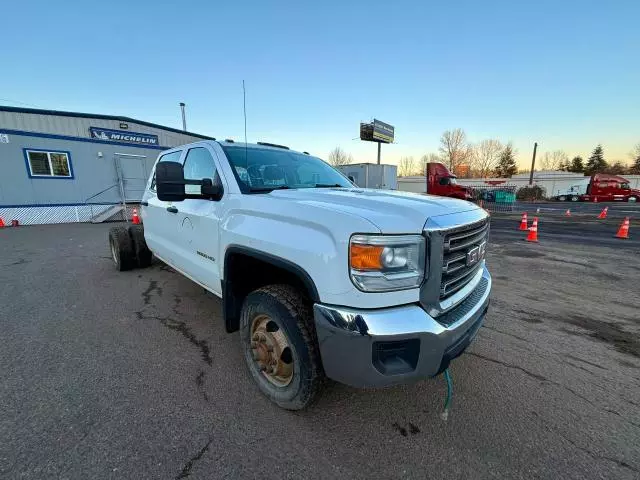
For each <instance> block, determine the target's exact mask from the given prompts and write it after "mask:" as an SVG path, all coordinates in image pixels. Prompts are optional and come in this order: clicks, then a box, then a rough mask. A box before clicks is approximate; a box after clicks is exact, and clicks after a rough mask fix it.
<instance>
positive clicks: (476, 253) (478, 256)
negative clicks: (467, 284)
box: [467, 242, 487, 267]
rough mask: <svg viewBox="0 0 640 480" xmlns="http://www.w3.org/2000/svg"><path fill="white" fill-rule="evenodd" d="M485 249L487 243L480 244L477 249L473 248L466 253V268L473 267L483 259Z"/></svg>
mask: <svg viewBox="0 0 640 480" xmlns="http://www.w3.org/2000/svg"><path fill="white" fill-rule="evenodd" d="M486 249H487V242H482V243H481V244H480V245H478V246H477V247H473V248H472V249H471V250H469V251H467V267H470V266H472V265H475V264H476V263H478V262H479V261H481V260H482V259H483V258H484V253H485V251H486Z"/></svg>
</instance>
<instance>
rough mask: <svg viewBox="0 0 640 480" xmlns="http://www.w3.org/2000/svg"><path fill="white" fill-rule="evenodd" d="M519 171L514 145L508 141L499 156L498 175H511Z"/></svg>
mask: <svg viewBox="0 0 640 480" xmlns="http://www.w3.org/2000/svg"><path fill="white" fill-rule="evenodd" d="M516 173H518V166H517V165H516V158H515V155H514V153H513V146H512V145H511V144H510V143H508V144H507V146H506V147H504V150H502V153H501V154H500V157H499V158H498V165H497V166H496V175H497V176H498V177H510V176H511V175H515V174H516Z"/></svg>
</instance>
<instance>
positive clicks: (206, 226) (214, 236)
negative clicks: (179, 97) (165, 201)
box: [176, 145, 224, 294]
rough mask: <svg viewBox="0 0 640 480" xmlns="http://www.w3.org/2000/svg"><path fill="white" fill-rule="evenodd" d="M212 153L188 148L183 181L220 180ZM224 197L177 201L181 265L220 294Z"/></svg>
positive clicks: (191, 188) (191, 189)
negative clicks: (181, 244)
mask: <svg viewBox="0 0 640 480" xmlns="http://www.w3.org/2000/svg"><path fill="white" fill-rule="evenodd" d="M214 155H215V154H214V153H213V152H212V151H210V150H209V148H208V147H206V146H205V145H202V146H198V147H193V148H190V149H189V150H188V151H187V154H186V156H185V159H184V178H185V180H202V179H203V178H210V179H211V180H212V181H213V183H214V184H221V183H222V180H221V177H220V175H219V173H218V171H219V169H218V168H216V162H215V160H214ZM185 193H187V194H191V195H199V194H200V186H199V185H185ZM223 203H224V196H223V197H222V199H221V200H219V201H215V200H210V199H204V198H203V199H193V198H188V199H186V200H184V201H182V202H180V203H179V204H176V206H177V208H178V209H179V215H180V218H181V220H180V226H179V232H180V233H179V235H180V242H182V243H183V245H184V248H183V249H181V250H180V252H181V254H182V258H181V259H180V266H181V267H183V270H184V272H185V273H186V274H188V275H189V276H190V277H191V278H193V279H194V280H196V281H197V282H199V283H200V284H202V285H204V286H205V287H207V288H208V289H209V290H211V291H212V292H214V293H217V294H221V292H222V288H221V283H220V277H221V269H222V261H223V259H221V258H219V249H220V230H219V225H220V218H221V216H222V208H223Z"/></svg>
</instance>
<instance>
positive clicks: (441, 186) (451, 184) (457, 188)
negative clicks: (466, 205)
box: [426, 162, 473, 200]
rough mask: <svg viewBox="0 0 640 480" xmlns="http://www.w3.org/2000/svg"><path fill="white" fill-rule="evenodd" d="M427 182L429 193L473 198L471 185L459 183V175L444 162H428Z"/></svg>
mask: <svg viewBox="0 0 640 480" xmlns="http://www.w3.org/2000/svg"><path fill="white" fill-rule="evenodd" d="M426 182H427V193H428V194H429V195H439V196H441V197H452V198H459V199H461V200H471V199H473V192H472V190H471V189H470V188H469V187H464V186H462V185H459V184H458V181H457V177H456V176H455V175H454V174H453V173H451V172H450V171H449V169H448V168H447V167H446V165H444V164H443V163H438V162H434V163H427V172H426Z"/></svg>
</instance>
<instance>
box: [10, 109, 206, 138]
mask: <svg viewBox="0 0 640 480" xmlns="http://www.w3.org/2000/svg"><path fill="white" fill-rule="evenodd" d="M0 112H15V113H32V114H35V115H51V116H55V117H76V118H89V119H94V118H95V119H100V120H117V121H120V122H125V123H137V124H138V125H144V126H145V127H152V128H158V129H160V130H166V131H167V132H173V133H183V134H186V135H189V136H191V137H198V138H201V139H203V140H215V138H213V137H208V136H206V135H201V134H199V133H193V132H187V131H185V130H179V129H177V128H173V127H166V126H164V125H158V124H157V123H151V122H145V121H142V120H136V119H135V118H129V117H120V116H115V115H100V114H95V113H80V112H63V111H61V110H44V109H40V108H24V107H8V106H4V105H0Z"/></svg>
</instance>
